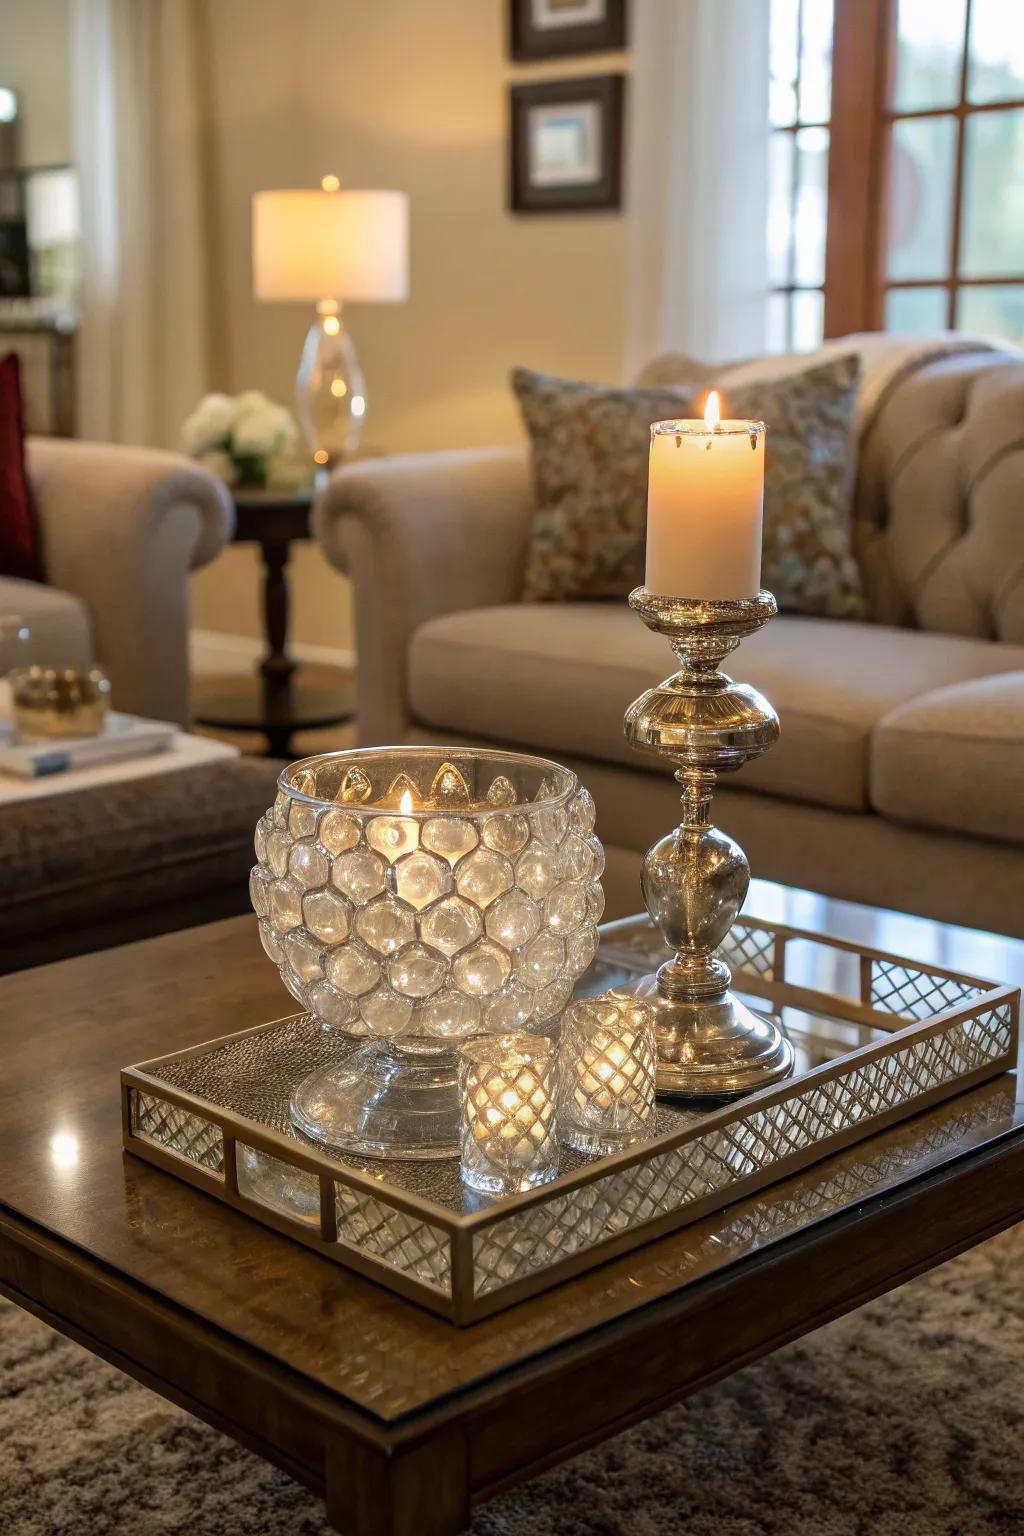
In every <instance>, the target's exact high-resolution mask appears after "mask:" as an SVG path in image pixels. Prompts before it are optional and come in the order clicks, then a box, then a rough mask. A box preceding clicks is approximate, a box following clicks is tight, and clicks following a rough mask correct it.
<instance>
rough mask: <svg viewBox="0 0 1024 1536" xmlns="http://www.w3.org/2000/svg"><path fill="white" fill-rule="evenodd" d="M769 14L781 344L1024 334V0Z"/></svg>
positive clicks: (828, 2) (865, 5)
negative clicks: (874, 336) (881, 333)
mask: <svg viewBox="0 0 1024 1536" xmlns="http://www.w3.org/2000/svg"><path fill="white" fill-rule="evenodd" d="M771 20H772V56H771V125H772V144H771V157H770V168H769V261H770V270H771V278H770V281H771V287H772V292H771V294H770V296H769V304H770V323H769V337H768V343H769V346H770V347H771V348H772V349H773V350H778V349H781V348H790V347H800V346H807V345H814V344H815V343H816V342H817V340H818V339H819V338H820V335H821V332H822V329H823V330H824V334H825V335H828V336H836V335H842V334H844V333H845V332H848V331H857V330H869V329H883V328H884V329H888V330H894V331H902V332H908V333H911V334H914V333H920V334H924V333H928V332H934V331H937V330H943V329H946V328H949V329H958V330H970V331H978V332H981V333H982V334H984V335H988V336H992V337H995V338H1002V339H1008V340H1012V341H1017V342H1024V0H821V3H819V0H771ZM826 34H827V36H826ZM825 167H827V180H826V179H825V177H826V171H825ZM822 319H823V322H824V324H823V326H822V323H821V322H822Z"/></svg>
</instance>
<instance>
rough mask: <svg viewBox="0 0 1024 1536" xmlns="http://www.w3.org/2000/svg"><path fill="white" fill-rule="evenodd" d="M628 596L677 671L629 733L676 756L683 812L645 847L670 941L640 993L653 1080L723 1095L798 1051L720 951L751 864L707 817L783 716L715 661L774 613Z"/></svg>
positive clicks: (759, 606)
mask: <svg viewBox="0 0 1024 1536" xmlns="http://www.w3.org/2000/svg"><path fill="white" fill-rule="evenodd" d="M629 605H630V607H631V608H632V609H633V610H634V612H636V613H638V614H639V616H640V617H641V618H642V619H643V621H644V623H645V624H646V625H647V626H648V628H649V629H652V630H654V631H656V633H658V634H662V635H664V636H665V637H666V638H667V639H668V640H669V642H670V644H671V646H672V649H673V651H674V652H675V654H676V656H677V657H678V659H679V661H680V662H681V664H682V670H681V671H680V672H677V673H676V674H675V676H674V677H670V678H668V679H666V681H665V682H663V683H660V684H659V685H658V687H657V688H651V689H648V691H647V692H646V693H644V694H642V695H641V696H640V698H638V699H637V700H636V701H635V702H634V703H633V704H632V705H631V706H630V708H629V710H628V711H627V713H626V720H625V731H626V737H627V739H628V740H629V741H630V742H631V743H632V744H633V745H634V746H637V747H640V748H645V749H648V750H651V751H655V752H658V753H659V754H661V755H662V756H664V757H667V758H669V759H670V760H671V761H672V762H675V763H676V764H677V765H678V766H677V769H676V779H677V780H678V782H679V784H680V785H681V788H682V796H681V798H682V811H683V814H682V821H681V822H680V825H679V826H678V827H677V828H676V829H675V830H674V831H673V832H671V833H669V834H668V836H667V837H663V838H661V839H660V840H659V841H658V842H656V843H655V844H654V845H653V847H651V848H649V849H648V850H647V853H646V855H645V857H644V862H643V869H642V873H641V877H640V880H641V889H642V891H643V897H644V902H645V904H646V906H647V910H648V912H649V913H650V915H651V917H652V918H653V920H654V922H655V923H656V924H657V925H658V927H659V928H660V930H661V933H662V935H663V937H664V939H665V941H666V943H667V944H668V945H669V947H670V948H671V949H672V950H673V951H674V954H673V957H672V959H670V960H668V961H666V963H665V964H664V965H663V966H661V968H660V969H659V970H658V972H657V973H656V974H654V975H651V976H648V977H645V978H644V980H643V982H642V983H641V984H640V986H639V988H638V989H637V995H638V996H640V997H643V998H644V999H645V1000H646V1001H648V1002H649V1003H650V1005H651V1007H652V1008H653V1010H654V1017H655V1033H656V1036H657V1042H658V1079H657V1080H658V1089H659V1091H660V1092H662V1093H670V1094H680V1095H683V1096H685V1097H688V1098H711V1099H726V1098H731V1097H735V1096H736V1095H738V1094H743V1093H749V1092H751V1091H753V1090H754V1089H755V1088H761V1087H764V1086H766V1085H767V1084H769V1083H773V1082H777V1081H779V1079H780V1078H783V1077H786V1076H788V1074H789V1073H790V1072H791V1071H792V1069H793V1051H792V1047H791V1046H790V1044H789V1042H788V1040H787V1039H786V1037H785V1035H784V1034H783V1033H782V1031H781V1029H780V1028H779V1026H778V1025H777V1024H776V1023H775V1021H774V1020H772V1019H770V1018H767V1017H765V1016H763V1015H761V1014H759V1013H756V1012H754V1010H753V1009H750V1008H748V1007H747V1006H746V1004H745V1003H742V1002H741V1001H740V1000H739V998H737V997H736V996H735V995H734V994H733V993H732V992H731V991H730V990H729V983H730V981H731V980H732V977H731V974H730V972H729V968H728V966H727V965H725V963H724V962H723V961H722V960H721V959H719V958H718V957H717V955H716V954H715V951H716V950H717V949H718V948H719V946H720V945H721V944H722V942H723V940H724V939H725V938H726V936H727V935H728V932H729V930H730V928H731V927H732V924H733V922H734V920H735V918H736V915H737V913H738V912H739V909H740V907H741V906H742V904H743V901H744V898H745V897H746V894H747V886H748V884H749V882H750V866H749V865H748V863H747V859H746V855H745V854H744V852H743V849H742V848H741V847H740V846H739V844H738V843H737V842H736V841H735V840H734V839H733V838H731V837H729V836H728V835H727V834H726V833H724V832H722V831H721V830H720V829H719V828H717V827H715V826H714V825H713V824H712V821H711V800H712V796H713V794H714V790H715V786H716V783H717V779H718V775H719V774H720V773H727V772H731V771H733V770H735V769H737V768H740V767H742V765H743V764H744V763H745V762H748V761H749V760H750V759H751V758H754V757H758V756H760V754H761V753H762V752H765V751H767V749H768V748H769V747H770V746H771V745H772V743H773V742H774V741H775V740H777V738H778V734H779V721H778V716H777V715H776V713H775V711H774V709H773V708H772V706H771V705H770V704H769V703H768V700H767V699H766V698H764V696H763V695H762V694H760V693H758V691H757V690H756V689H755V688H751V687H750V686H749V685H746V684H742V683H735V682H733V680H732V678H730V677H728V676H727V675H726V674H725V673H724V672H721V671H720V670H719V664H720V663H721V662H722V661H723V660H724V659H725V657H726V656H728V655H729V653H730V652H731V651H733V650H734V649H735V648H736V646H737V645H739V643H740V641H741V640H742V639H743V637H744V636H745V635H749V634H753V633H754V632H755V631H756V630H757V629H760V628H761V626H762V625H763V624H766V623H767V622H768V620H769V619H770V618H772V617H773V615H774V614H775V612H776V605H775V599H774V597H773V596H772V594H771V593H770V592H760V593H758V595H757V596H756V597H753V598H738V599H731V600H726V601H704V600H699V599H687V598H674V597H662V596H658V595H657V594H654V593H650V592H648V591H647V590H646V588H644V587H639V588H637V590H636V591H635V592H633V593H631V594H630V598H629Z"/></svg>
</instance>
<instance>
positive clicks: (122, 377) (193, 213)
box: [71, 0, 210, 447]
mask: <svg viewBox="0 0 1024 1536" xmlns="http://www.w3.org/2000/svg"><path fill="white" fill-rule="evenodd" d="M71 26H72V48H71V56H72V59H73V66H72V68H73V79H72V135H73V153H74V160H75V164H76V167H77V169H78V175H79V186H80V198H81V221H82V289H81V297H80V331H79V337H78V353H77V390H78V420H79V433H80V435H81V436H83V437H88V438H97V439H101V440H103V441H107V442H122V443H151V444H155V445H159V446H165V447H177V446H178V443H179V440H180V432H181V424H182V422H183V420H184V418H185V416H186V415H187V414H188V412H189V410H190V409H191V407H192V406H193V405H194V404H195V402H196V400H197V399H198V397H199V395H200V394H201V393H202V392H203V390H204V389H205V388H207V386H208V381H209V374H210V368H209V349H210V325H209V304H208V292H207V281H208V272H209V262H208V259H207V258H208V249H207V239H206V229H207V219H206V187H205V182H204V177H205V171H204V163H205V157H204V153H203V147H204V117H205V113H204V91H203V71H202V33H201V26H200V7H199V4H198V0H71Z"/></svg>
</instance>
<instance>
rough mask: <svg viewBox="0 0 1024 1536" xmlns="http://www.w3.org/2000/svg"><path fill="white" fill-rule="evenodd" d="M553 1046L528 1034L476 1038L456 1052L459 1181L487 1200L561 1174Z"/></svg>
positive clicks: (515, 1191) (543, 1038) (542, 1038)
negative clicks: (459, 1103)
mask: <svg viewBox="0 0 1024 1536" xmlns="http://www.w3.org/2000/svg"><path fill="white" fill-rule="evenodd" d="M557 1083H558V1060H557V1052H556V1048H555V1045H554V1043H553V1041H551V1040H548V1039H547V1038H545V1036H543V1035H532V1034H525V1033H516V1034H505V1035H478V1036H477V1037H476V1038H475V1039H473V1040H467V1041H466V1043H465V1044H464V1045H463V1046H462V1048H461V1050H460V1052H459V1090H460V1093H461V1096H462V1182H463V1183H464V1184H467V1185H468V1186H469V1188H470V1189H474V1190H476V1191H477V1192H478V1193H479V1194H483V1195H515V1194H520V1193H521V1192H522V1191H523V1190H525V1189H534V1188H535V1187H536V1186H537V1185H538V1184H546V1183H547V1182H548V1180H549V1179H553V1178H554V1177H555V1174H556V1173H557V1172H558V1143H557V1140H556V1137H555V1098H556V1091H557Z"/></svg>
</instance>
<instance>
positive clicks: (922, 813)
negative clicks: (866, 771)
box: [870, 672, 1024, 843]
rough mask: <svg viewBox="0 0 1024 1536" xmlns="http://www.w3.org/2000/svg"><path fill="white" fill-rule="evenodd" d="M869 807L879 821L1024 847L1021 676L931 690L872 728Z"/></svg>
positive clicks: (1023, 699) (1023, 695)
mask: <svg viewBox="0 0 1024 1536" xmlns="http://www.w3.org/2000/svg"><path fill="white" fill-rule="evenodd" d="M870 797H871V803H872V805H873V806H874V808H875V809H876V810H877V811H880V812H881V814H882V815H883V816H892V817H894V818H896V819H898V820H900V821H909V822H913V823H914V824H915V825H916V826H919V827H941V828H942V829H943V830H944V831H948V832H973V833H974V834H975V835H977V836H978V837H995V838H999V839H1000V840H1001V841H1006V840H1007V839H1011V840H1012V841H1014V842H1018V843H1024V672H1007V673H1004V674H1003V675H1002V676H1000V677H983V678H977V679H975V681H973V682H969V683H954V684H953V685H952V686H950V687H948V688H937V689H935V690H934V691H933V692H931V693H926V694H924V695H923V696H922V697H921V698H918V699H911V700H910V701H909V702H908V703H906V704H902V705H900V707H899V708H898V709H894V710H892V711H891V713H890V714H888V715H886V716H885V718H884V719H883V720H882V721H880V722H879V725H878V727H877V729H876V731H875V734H874V737H873V739H872V743H871V772H870Z"/></svg>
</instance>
